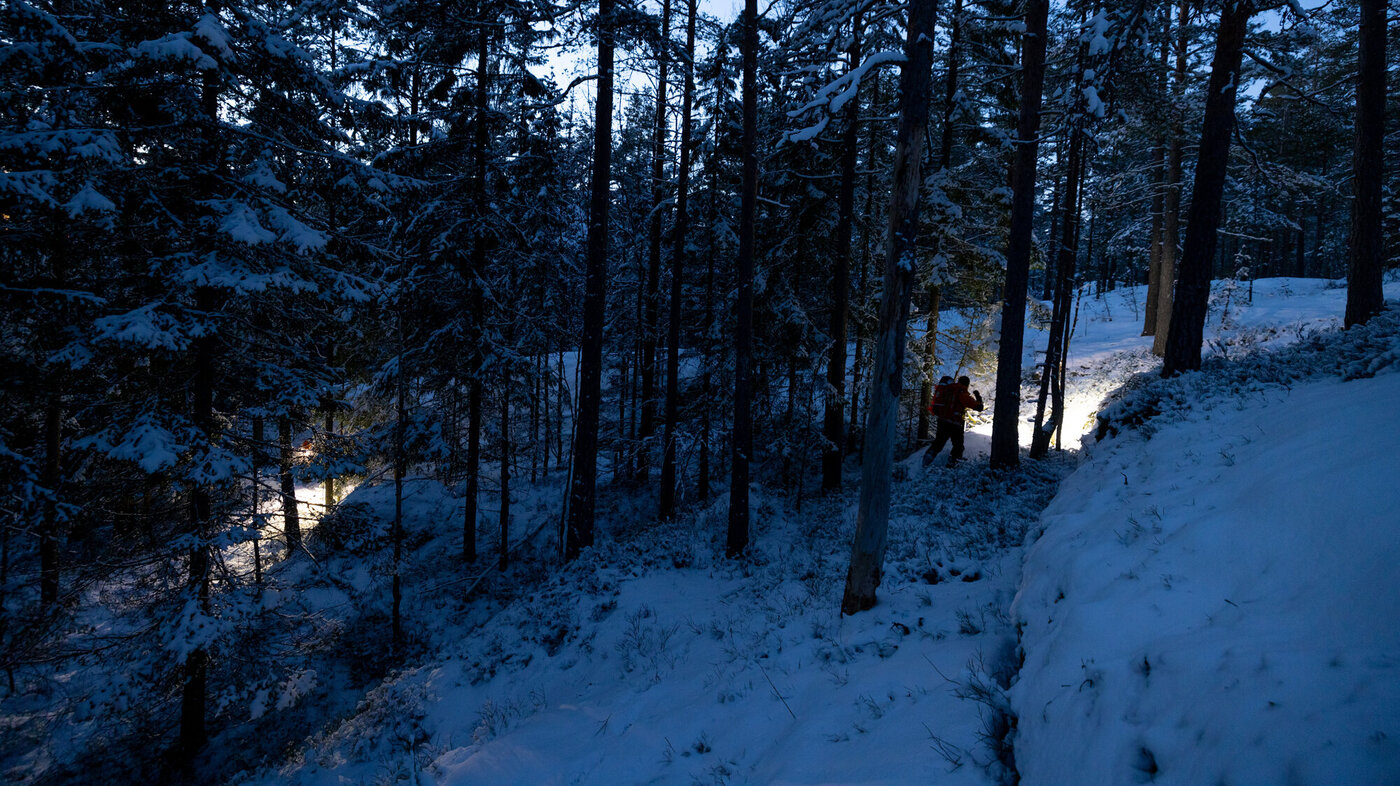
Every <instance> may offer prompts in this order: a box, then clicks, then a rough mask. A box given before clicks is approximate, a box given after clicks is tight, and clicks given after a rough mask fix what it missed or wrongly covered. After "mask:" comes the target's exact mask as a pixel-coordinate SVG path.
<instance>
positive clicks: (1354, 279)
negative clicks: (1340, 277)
mask: <svg viewBox="0 0 1400 786" xmlns="http://www.w3.org/2000/svg"><path fill="white" fill-rule="evenodd" d="M1385 38H1386V0H1361V38H1360V43H1361V45H1360V48H1359V51H1358V52H1357V71H1358V74H1357V79H1356V143H1355V147H1354V148H1353V153H1352V196H1353V199H1352V204H1351V237H1350V239H1349V243H1348V244H1347V309H1346V326H1347V327H1351V326H1352V325H1362V324H1365V323H1366V321H1367V320H1369V319H1370V318H1371V317H1373V316H1375V315H1376V314H1378V313H1380V312H1381V310H1382V309H1384V308H1385V294H1384V292H1383V290H1382V284H1381V274H1382V273H1383V272H1384V270H1385V243H1384V238H1383V237H1382V232H1383V228H1382V220H1383V217H1382V214H1381V180H1382V173H1383V172H1384V170H1385V166H1384V156H1385V150H1384V143H1385V71H1386V65H1385Z"/></svg>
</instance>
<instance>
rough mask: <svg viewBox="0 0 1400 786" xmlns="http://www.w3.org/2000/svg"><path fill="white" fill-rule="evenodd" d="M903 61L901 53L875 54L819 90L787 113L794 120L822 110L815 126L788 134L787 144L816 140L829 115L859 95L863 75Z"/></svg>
mask: <svg viewBox="0 0 1400 786" xmlns="http://www.w3.org/2000/svg"><path fill="white" fill-rule="evenodd" d="M905 59H906V58H905V57H904V53H903V52H897V51H885V52H876V53H875V54H873V55H871V56H870V57H867V58H866V59H865V62H863V63H861V64H860V65H859V66H857V67H855V68H853V69H851V70H850V71H847V72H846V73H844V74H842V75H841V76H839V77H837V78H836V79H835V80H833V81H832V82H831V83H830V84H828V85H826V86H825V87H823V88H822V89H820V90H818V91H817V94H816V96H814V97H813V98H812V100H811V101H808V102H807V103H806V104H803V105H802V106H801V107H800V108H798V109H794V110H793V111H791V112H788V117H792V118H797V117H801V116H802V115H804V114H806V113H808V112H811V111H813V110H817V109H821V110H823V111H822V114H821V116H820V118H818V120H817V122H816V123H814V124H812V125H810V126H807V127H806V128H802V129H799V130H797V131H791V132H788V134H787V138H788V141H790V142H805V141H807V140H809V139H812V138H814V137H816V136H817V134H820V133H821V132H822V131H823V130H824V129H825V128H826V125H827V123H829V122H830V121H831V117H832V115H835V114H837V113H839V112H840V111H841V109H842V108H843V107H844V106H845V105H846V102H848V101H850V100H851V99H853V98H855V97H856V94H858V93H859V92H860V83H861V80H862V79H863V78H864V77H865V75H866V74H868V73H870V72H871V71H872V70H873V69H875V68H877V67H879V66H882V65H887V64H889V63H903V62H904V61H905Z"/></svg>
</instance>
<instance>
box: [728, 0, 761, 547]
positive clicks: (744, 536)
mask: <svg viewBox="0 0 1400 786" xmlns="http://www.w3.org/2000/svg"><path fill="white" fill-rule="evenodd" d="M743 63H744V65H743V70H744V76H743V82H744V98H743V101H744V107H743V114H744V134H743V141H742V148H743V157H744V164H743V182H742V184H741V185H740V201H739V259H738V261H737V264H736V269H735V277H736V278H737V281H736V285H737V288H738V302H737V303H736V305H735V319H734V323H735V324H734V436H733V444H732V447H731V452H732V459H731V461H730V466H729V532H728V536H727V538H726V540H725V547H724V551H725V554H727V555H728V556H730V557H737V556H739V555H740V554H742V553H743V552H744V549H745V547H747V546H748V544H749V461H750V459H752V457H753V415H752V413H751V412H750V411H749V407H750V397H751V395H752V394H751V390H750V374H751V368H750V367H751V366H752V365H753V261H754V222H755V219H756V213H757V211H758V84H757V81H758V80H757V74H756V72H757V70H758V0H744V45H743Z"/></svg>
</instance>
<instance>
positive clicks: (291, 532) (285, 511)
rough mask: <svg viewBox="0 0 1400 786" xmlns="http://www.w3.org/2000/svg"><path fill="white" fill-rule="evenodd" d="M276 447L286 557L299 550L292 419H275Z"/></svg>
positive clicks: (298, 518)
mask: <svg viewBox="0 0 1400 786" xmlns="http://www.w3.org/2000/svg"><path fill="white" fill-rule="evenodd" d="M277 447H278V455H279V457H280V461H279V463H278V468H277V472H278V474H277V477H278V480H279V481H280V482H281V484H282V521H283V526H282V533H283V535H284V536H285V537H286V538H287V556H289V557H290V556H291V555H292V552H294V551H296V550H297V549H299V548H301V517H300V516H299V514H298V511H297V487H296V478H295V477H293V475H292V455H293V454H292V419H291V418H290V417H288V416H286V415H283V416H282V417H280V418H278V419H277Z"/></svg>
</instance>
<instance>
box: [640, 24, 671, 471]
mask: <svg viewBox="0 0 1400 786" xmlns="http://www.w3.org/2000/svg"><path fill="white" fill-rule="evenodd" d="M670 46H671V0H662V3H661V43H660V44H659V49H658V50H657V53H656V71H657V76H656V120H655V121H654V127H653V128H652V141H651V222H650V224H649V225H648V227H647V292H646V307H645V313H644V315H643V320H642V420H641V424H640V427H639V429H638V432H637V438H638V441H639V444H638V445H637V468H636V469H637V472H636V478H637V480H646V479H647V473H648V466H649V465H650V464H651V438H652V436H653V435H654V434H655V433H656V342H657V338H658V335H657V334H658V333H659V332H660V331H659V328H658V326H657V323H658V321H659V319H660V312H661V305H660V300H661V224H662V221H661V218H662V214H663V213H664V212H665V211H663V210H662V209H661V208H662V202H663V200H664V199H665V190H664V188H663V186H664V184H665V177H666V168H665V164H666V76H667V73H666V71H667V66H668V65H669V64H670V60H671V54H670V52H669V51H668V50H669V48H670Z"/></svg>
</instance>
